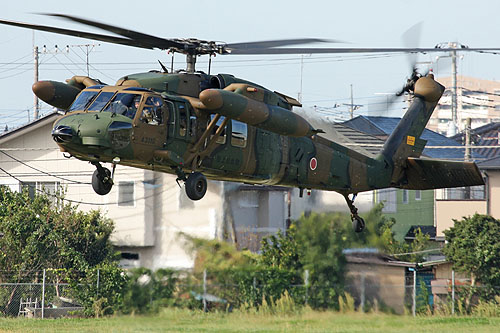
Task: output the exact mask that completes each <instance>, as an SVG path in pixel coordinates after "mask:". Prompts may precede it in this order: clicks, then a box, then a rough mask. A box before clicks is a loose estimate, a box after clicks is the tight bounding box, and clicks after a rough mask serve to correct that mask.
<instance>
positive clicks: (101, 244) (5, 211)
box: [0, 186, 125, 315]
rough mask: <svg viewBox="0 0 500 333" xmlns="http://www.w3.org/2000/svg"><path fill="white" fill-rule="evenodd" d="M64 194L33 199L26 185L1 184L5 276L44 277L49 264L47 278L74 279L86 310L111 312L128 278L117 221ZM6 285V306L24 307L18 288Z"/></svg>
mask: <svg viewBox="0 0 500 333" xmlns="http://www.w3.org/2000/svg"><path fill="white" fill-rule="evenodd" d="M62 199H63V196H62V195H58V196H57V198H54V197H53V196H50V195H47V194H38V195H35V197H34V198H33V199H31V198H30V196H29V193H28V191H27V190H26V189H25V190H24V191H22V192H12V191H10V190H9V189H8V188H7V187H5V186H0V203H1V204H0V233H1V235H2V236H1V237H0V282H2V283H5V282H11V283H21V282H33V281H36V280H38V281H41V279H42V270H43V269H48V271H47V282H49V283H63V282H65V283H69V284H70V285H71V286H72V287H73V288H72V291H73V294H72V295H71V296H72V297H75V298H76V299H78V300H79V302H81V303H82V304H83V305H84V306H85V312H86V314H88V315H93V314H94V313H95V311H96V310H97V311H101V312H102V311H104V312H103V313H111V312H113V311H114V310H117V309H118V306H119V304H120V297H121V295H120V291H121V288H122V287H123V285H124V283H125V279H124V278H123V276H122V275H121V274H122V272H123V271H122V270H121V269H120V268H118V262H117V259H118V258H117V255H116V253H115V251H114V249H113V245H112V244H111V242H110V236H111V233H112V231H113V222H112V221H111V220H110V219H107V218H105V217H104V216H103V215H102V213H101V212H100V211H90V212H88V213H84V212H81V211H78V210H77V207H76V206H72V205H71V204H69V203H67V202H65V201H64V200H62ZM97 270H99V271H100V275H101V277H100V293H99V295H97V292H96V289H95V284H96V283H95V281H97V276H96V275H97ZM16 288H17V287H16ZM6 291H7V290H5V289H3V290H0V305H1V306H3V308H1V309H0V311H7V310H8V309H9V308H10V309H12V308H14V309H15V308H19V304H18V303H17V304H14V303H15V301H17V302H18V301H19V300H18V299H15V298H13V295H14V294H15V293H16V289H14V290H13V291H9V292H6ZM56 293H57V295H59V290H56ZM13 302H14V303H13ZM95 304H99V306H98V307H96V306H95Z"/></svg>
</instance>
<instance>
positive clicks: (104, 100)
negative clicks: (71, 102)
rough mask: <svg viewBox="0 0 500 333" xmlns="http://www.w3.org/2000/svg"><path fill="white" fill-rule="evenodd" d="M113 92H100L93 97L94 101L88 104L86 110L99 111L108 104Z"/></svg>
mask: <svg viewBox="0 0 500 333" xmlns="http://www.w3.org/2000/svg"><path fill="white" fill-rule="evenodd" d="M114 94H115V93H114V92H101V93H100V94H99V96H97V97H96V99H94V102H93V103H92V104H91V105H90V106H89V108H88V111H101V110H102V108H103V107H104V106H105V105H106V104H108V102H109V100H110V99H111V97H113V95H114Z"/></svg>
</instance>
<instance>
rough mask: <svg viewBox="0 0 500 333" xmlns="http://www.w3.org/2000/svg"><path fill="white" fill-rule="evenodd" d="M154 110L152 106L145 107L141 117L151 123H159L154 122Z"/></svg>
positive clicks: (144, 121)
mask: <svg viewBox="0 0 500 333" xmlns="http://www.w3.org/2000/svg"><path fill="white" fill-rule="evenodd" d="M153 112H154V111H153V108H152V107H145V108H144V109H143V110H142V117H141V120H142V122H143V123H146V124H150V125H157V122H156V124H155V123H154V122H155V120H154V114H153Z"/></svg>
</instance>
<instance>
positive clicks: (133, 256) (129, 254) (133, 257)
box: [121, 252, 139, 260]
mask: <svg viewBox="0 0 500 333" xmlns="http://www.w3.org/2000/svg"><path fill="white" fill-rule="evenodd" d="M121 257H122V259H127V260H139V253H135V252H122V253H121Z"/></svg>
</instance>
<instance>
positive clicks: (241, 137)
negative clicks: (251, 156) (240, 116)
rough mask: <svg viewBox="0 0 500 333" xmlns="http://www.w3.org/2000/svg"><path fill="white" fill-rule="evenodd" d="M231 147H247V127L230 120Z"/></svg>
mask: <svg viewBox="0 0 500 333" xmlns="http://www.w3.org/2000/svg"><path fill="white" fill-rule="evenodd" d="M231 126H232V134H231V145H233V146H235V147H241V148H245V147H246V146H247V135H248V126H247V124H245V123H242V122H240V121H237V120H231Z"/></svg>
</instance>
